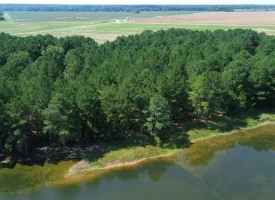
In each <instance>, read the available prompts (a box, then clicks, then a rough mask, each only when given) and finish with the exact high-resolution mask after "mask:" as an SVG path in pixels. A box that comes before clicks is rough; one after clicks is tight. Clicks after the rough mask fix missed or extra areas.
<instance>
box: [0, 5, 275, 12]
mask: <svg viewBox="0 0 275 200" xmlns="http://www.w3.org/2000/svg"><path fill="white" fill-rule="evenodd" d="M243 9H244V10H247V9H253V10H274V9H275V5H53V4H42V5H41V4H0V11H1V10H2V11H58V12H60V11H63V12H67V11H72V12H135V11H137V10H138V11H214V12H216V11H226V12H232V11H234V10H243Z"/></svg>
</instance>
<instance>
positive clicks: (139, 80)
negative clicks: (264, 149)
mask: <svg viewBox="0 0 275 200" xmlns="http://www.w3.org/2000/svg"><path fill="white" fill-rule="evenodd" d="M274 91H275V37H274V36H267V35H266V34H265V33H257V32H255V31H252V30H243V29H236V30H229V31H223V30H216V31H214V32H211V31H191V30H185V29H169V30H167V31H164V30H161V31H157V32H153V31H145V32H143V33H141V34H139V35H134V36H128V37H124V36H123V37H118V38H117V39H116V40H115V41H113V42H106V43H104V44H102V45H98V44H97V43H96V42H95V41H94V40H93V39H91V38H85V37H83V36H72V37H65V38H59V39H58V38H55V37H53V36H51V35H45V36H42V35H37V36H28V37H16V36H11V35H9V34H5V33H1V34H0V97H1V98H0V150H2V151H27V150H28V149H29V148H31V147H34V146H37V145H49V144H53V143H55V144H60V145H66V143H67V144H68V142H70V143H87V142H93V141H95V140H122V139H125V138H131V137H135V136H136V135H137V134H145V135H147V136H148V137H152V138H154V139H155V141H156V143H160V142H161V141H160V138H159V136H158V134H159V131H160V130H161V129H163V128H164V127H168V126H169V125H170V123H171V122H173V121H177V120H178V121H181V122H183V121H182V118H183V116H185V115H187V114H189V115H190V113H194V118H198V120H202V119H204V120H208V119H209V118H211V115H212V114H213V113H216V112H227V113H231V112H236V111H237V112H238V111H240V110H245V109H250V108H252V107H273V106H274V103H275V101H274V100H275V93H274Z"/></svg>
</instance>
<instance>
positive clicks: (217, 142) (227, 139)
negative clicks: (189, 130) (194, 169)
mask: <svg viewBox="0 0 275 200" xmlns="http://www.w3.org/2000/svg"><path fill="white" fill-rule="evenodd" d="M274 127H275V125H273V124H270V125H265V126H261V127H258V128H255V129H251V130H240V131H238V132H236V133H233V134H230V135H226V136H217V137H213V138H209V139H207V140H202V141H197V142H195V143H194V144H192V145H191V147H190V148H187V149H186V150H185V159H186V160H187V161H188V162H189V164H190V165H192V166H199V165H208V164H209V162H210V161H211V160H212V159H213V158H214V157H215V155H216V153H217V152H219V151H223V150H229V149H232V148H234V147H235V146H236V145H237V144H238V145H240V146H246V147H251V148H253V149H254V150H255V151H269V150H275V131H274Z"/></svg>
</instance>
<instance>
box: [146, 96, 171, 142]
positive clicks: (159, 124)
mask: <svg viewBox="0 0 275 200" xmlns="http://www.w3.org/2000/svg"><path fill="white" fill-rule="evenodd" d="M144 114H147V115H148V117H147V118H146V123H145V124H144V126H145V127H146V128H147V130H148V131H149V132H150V133H151V135H152V136H153V137H154V139H155V141H156V143H157V144H160V142H161V141H160V139H159V137H158V136H157V131H160V130H161V129H163V128H165V127H167V126H169V125H170V108H169V104H168V101H167V100H166V99H165V98H163V97H162V96H161V95H154V96H153V97H152V98H150V103H149V106H148V110H145V111H144Z"/></svg>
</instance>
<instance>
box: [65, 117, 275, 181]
mask: <svg viewBox="0 0 275 200" xmlns="http://www.w3.org/2000/svg"><path fill="white" fill-rule="evenodd" d="M272 124H273V125H274V124H275V122H273V121H267V122H263V123H260V124H258V125H256V126H253V127H244V128H242V127H240V129H239V130H233V131H230V132H223V133H217V134H213V135H210V136H207V137H202V138H199V139H195V140H191V141H190V142H191V143H195V142H198V141H202V140H207V139H210V138H214V137H218V136H226V135H231V134H235V133H238V132H240V131H243V130H245V131H246V130H252V129H256V128H258V127H261V126H266V125H272ZM182 150H183V149H176V148H175V149H172V150H171V153H168V154H164V155H158V156H151V157H144V158H141V159H138V160H134V161H129V162H121V161H119V160H118V161H115V162H111V163H108V164H106V166H104V167H98V168H97V167H92V163H90V162H88V161H85V160H82V161H80V162H78V163H77V164H75V165H74V166H72V167H71V168H70V169H69V172H68V173H67V174H66V175H65V176H64V177H65V178H69V177H72V176H76V175H78V174H81V173H88V172H93V171H99V170H109V169H116V168H123V167H129V166H135V165H138V164H140V163H142V162H144V161H148V160H151V159H158V158H165V157H170V156H173V155H174V154H176V153H178V152H180V151H182Z"/></svg>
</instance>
